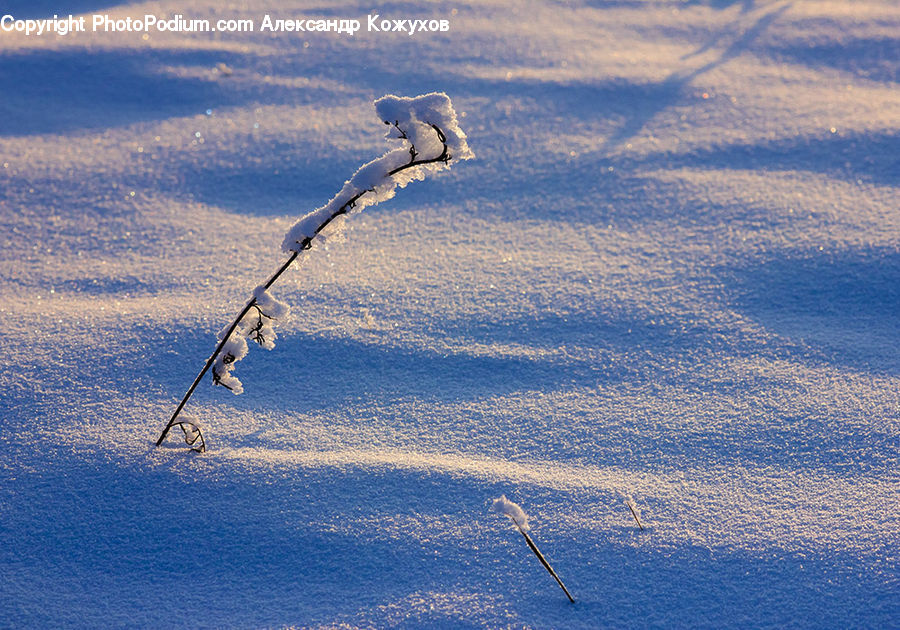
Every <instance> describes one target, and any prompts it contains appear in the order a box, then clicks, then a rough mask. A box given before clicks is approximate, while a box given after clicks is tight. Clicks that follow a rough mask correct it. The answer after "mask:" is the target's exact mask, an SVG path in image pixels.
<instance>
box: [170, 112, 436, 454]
mask: <svg viewBox="0 0 900 630" xmlns="http://www.w3.org/2000/svg"><path fill="white" fill-rule="evenodd" d="M395 126H397V124H396V123H395ZM431 127H432V129H434V131H435V133H436V134H437V137H438V140H439V141H440V142H441V145H442V149H441V153H440V154H439V155H438V156H437V157H434V158H430V159H426V160H416V157H417V156H418V152H417V151H416V149H415V147H414V146H413V145H412V143H410V161H409V162H407V163H406V164H404V165H402V166H398V167H397V168H395V169H393V170H391V171H389V172H388V174H387V177H393V176H394V175H396V174H397V173H399V172H401V171H404V170H406V169H408V168H412V167H414V166H420V165H423V164H432V163H435V162H449V161H450V159H451V156H450V153H449V151H448V148H447V137H446V136H445V135H444V132H443V131H441V129H440V127H438V126H437V125H434V124H432V125H431ZM397 130H398V131H399V132H400V134H401V137H403V138H407V136H406V133H405V132H404V131H402V130H400V128H399V126H397ZM407 139H408V138H407ZM370 192H374V189H372V188H369V189H367V190H363V191H360V192H358V193H356V194H354V195H353V196H352V197H350V199H348V200H347V201H345V202H344V203H343V204H341V206H340V207H339V208H338V209H337V210H336V211H335V212H334V213H333V214H332V215H331V216H330V217H328V218H327V219H325V220H324V221H323V222H322V223H321V224H320V225H319V227H317V228H316V230H315V232H314V233H313V235H312V236H307V237H305V238H304V239H303V240H302V241H297V244H298V245H299V246H300V248H299V249H298V250H296V251H294V252H293V253H292V254H291V255H290V257H289V258H288V259H287V260H286V261H285V262H284V263H283V264H282V265H281V266H280V267H279V268H278V269H277V270H276V271H275V273H273V274H272V275H271V276H270V277H269V279H268V280H267V281H266V283H265V284H264V285H263V287H264V288H265V289H268V288H269V287H271V286H272V285H273V284H274V283H275V281H276V280H278V278H280V277H281V274H283V273H284V272H285V271H287V269H288V267H290V266H291V265H292V264H293V263H294V261H295V260H297V257H298V256H299V255H300V252H301V251H304V250H308V249H310V248H311V247H312V240H313V239H314V238H315V237H316V236H318V235H319V234H320V233H321V232H322V230H324V229H325V228H326V227H327V226H328V225H329V224H330V223H331V222H332V221H333V220H334V219H336V218H337V217H339V216H340V215H343V214H347V213H348V212H349V211H350V210H351V209H352V208H353V207H354V206H356V202H357V201H358V200H359V198H360V197H362V196H363V195H365V194H367V193H370ZM255 306H256V298H255V297H253V298H251V299H250V301H249V302H247V304H246V305H245V306H244V308H242V309H241V311H240V313H238V315H237V317H236V318H235V319H234V321H233V322H231V325H230V326H229V327H228V330H227V331H226V333H225V335H223V336H222V339H221V341H219V343H218V345H217V346H216V349H215V350H213V353H212V354H211V355H210V356H209V359H207V360H206V365H204V366H203V369H202V370H200V373H199V374H197V376H196V378H194V382H193V383H191V386H190V387H189V388H188V390H187V392H186V393H185V395H184V397H183V398H182V399H181V402H180V403H178V407H176V408H175V412H174V413H173V414H172V417H171V418H169V422H168V423H167V424H166V428H165V429H163V432H162V433H161V434H160V436H159V439H158V440H156V445H157V446H159V445H160V444H162V443H163V440H165V439H166V436H167V435H168V434H169V430H170V429H171V428H172V427H173V426H175V424H176V419H177V418H178V414H179V413H181V410H182V409H184V406H185V405H186V404H187V401H188V400H189V399H190V397H191V396H192V395H193V393H194V390H196V389H197V385H199V384H200V381H201V380H203V377H204V376H205V375H206V373H207V372H208V371H209V369H210V368H211V367H212V365H213V363H215V360H216V357H217V356H219V353H220V352H221V351H222V348H223V347H225V344H226V343H227V342H228V340H229V339H230V338H231V335H232V333H234V331H235V330H236V329H237V327H238V325H239V324H240V323H241V320H243V319H244V316H245V315H246V314H247V313H249V312H250V309H251V308H253V307H255ZM257 310H258V307H257ZM202 448H203V450H206V443H205V440H204V442H203V447H202Z"/></svg>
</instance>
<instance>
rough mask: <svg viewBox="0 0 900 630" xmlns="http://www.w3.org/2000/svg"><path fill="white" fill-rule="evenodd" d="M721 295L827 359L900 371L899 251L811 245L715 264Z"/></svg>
mask: <svg viewBox="0 0 900 630" xmlns="http://www.w3.org/2000/svg"><path fill="white" fill-rule="evenodd" d="M718 275H719V277H721V278H722V279H723V280H724V281H725V282H726V295H727V296H728V299H729V300H730V301H731V303H732V305H734V306H735V307H736V308H738V309H739V310H741V311H743V312H745V313H747V314H748V315H750V316H751V317H753V318H755V319H757V320H758V321H760V323H762V324H763V325H764V326H765V327H766V328H768V329H770V330H772V331H774V332H776V333H778V334H779V335H782V336H784V337H787V338H793V339H796V340H798V341H802V342H803V343H805V344H807V345H809V346H811V347H814V348H818V349H820V351H821V353H822V356H824V357H827V360H828V361H829V362H832V363H835V364H838V365H846V366H849V367H852V368H855V369H863V370H868V371H873V372H877V373H888V374H900V361H898V357H897V353H896V352H895V350H894V349H893V345H894V340H896V339H897V336H898V333H900V253H898V252H897V251H896V250H890V249H887V250H877V249H876V250H871V251H855V252H854V251H849V252H840V253H833V254H832V253H827V252H825V253H819V252H814V253H812V254H809V255H807V256H802V255H796V256H793V257H789V258H778V259H771V260H768V261H765V262H761V263H759V264H754V265H750V266H747V267H742V268H730V269H720V270H719V273H718Z"/></svg>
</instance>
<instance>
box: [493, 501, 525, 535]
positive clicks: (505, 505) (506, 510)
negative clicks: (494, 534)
mask: <svg viewBox="0 0 900 630" xmlns="http://www.w3.org/2000/svg"><path fill="white" fill-rule="evenodd" d="M491 509H492V510H494V511H495V512H496V513H497V514H503V515H505V516H508V517H509V518H511V519H512V521H513V523H515V524H516V527H518V528H519V530H520V531H522V532H527V531H528V530H529V529H530V527H529V526H528V515H527V514H525V510H523V509H522V508H521V507H519V504H518V503H513V502H512V501H510V500H509V499H507V498H506V495H505V494H502V495H500V498H499V499H494V502H493V503H492V504H491Z"/></svg>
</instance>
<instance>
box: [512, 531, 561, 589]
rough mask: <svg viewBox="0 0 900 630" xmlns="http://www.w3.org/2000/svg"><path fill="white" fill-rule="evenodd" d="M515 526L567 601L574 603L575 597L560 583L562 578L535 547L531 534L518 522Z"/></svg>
mask: <svg viewBox="0 0 900 630" xmlns="http://www.w3.org/2000/svg"><path fill="white" fill-rule="evenodd" d="M516 527H518V529H519V532H520V533H521V534H522V536H524V537H525V542H527V543H528V547H529V548H530V549H531V550H532V551H533V552H534V555H536V556H537V558H538V560H540V561H541V564H542V565H544V568H545V569H547V571H548V572H549V573H550V575H552V576H553V579H554V580H556V583H557V584H559V587H560V588H561V589H562V590H563V593H565V594H566V597H568V598H569V601H570V602H572V603H573V604H574V603H575V599H574V598H573V597H572V595H571V593H569V589H567V588H566V585H565V584H563V583H562V580H560V579H559V576H558V575H556V571H554V570H553V567H551V566H550V563H549V562H547V560H546V558H544V554H542V553H541V550H540V549H538V548H537V545H535V544H534V541H533V540H531V536H529V535H528V532H526V531H525V530H524V529H522V528H521V527H520V526H519V524H518V523H516Z"/></svg>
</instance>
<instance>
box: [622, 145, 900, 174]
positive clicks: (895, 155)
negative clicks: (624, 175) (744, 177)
mask: <svg viewBox="0 0 900 630" xmlns="http://www.w3.org/2000/svg"><path fill="white" fill-rule="evenodd" d="M629 163H630V164H631V165H633V166H634V167H646V168H683V167H688V168H697V167H699V168H706V169H711V170H720V169H741V170H755V171H761V172H766V171H809V172H814V173H823V174H826V175H831V176H833V177H839V178H841V179H845V180H848V181H851V182H855V181H856V180H867V181H871V182H874V183H876V184H881V185H888V186H896V185H897V184H898V181H900V134H898V133H872V134H848V135H838V134H826V135H824V136H822V137H819V138H811V137H798V138H792V139H785V140H777V141H773V142H766V143H757V144H744V145H740V144H739V145H734V144H733V145H725V146H714V147H711V148H708V149H696V150H693V151H691V152H690V153H670V154H663V155H656V156H653V157H652V158H651V159H649V160H634V161H628V160H626V164H629Z"/></svg>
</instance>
